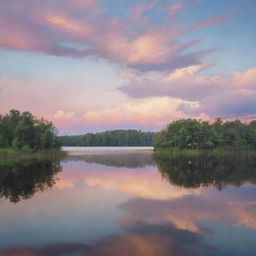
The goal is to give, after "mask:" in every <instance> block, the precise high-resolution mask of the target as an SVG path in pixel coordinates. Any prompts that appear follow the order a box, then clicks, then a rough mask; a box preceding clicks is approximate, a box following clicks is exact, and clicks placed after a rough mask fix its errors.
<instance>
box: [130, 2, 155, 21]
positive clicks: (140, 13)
mask: <svg viewBox="0 0 256 256" xmlns="http://www.w3.org/2000/svg"><path fill="white" fill-rule="evenodd" d="M157 2H158V0H154V1H151V2H149V3H146V4H145V3H144V4H140V5H137V6H136V7H135V8H134V10H133V19H134V20H136V21H140V20H141V19H143V18H145V13H146V12H148V11H149V10H150V9H152V8H153V7H154V6H155V5H156V4H157Z"/></svg>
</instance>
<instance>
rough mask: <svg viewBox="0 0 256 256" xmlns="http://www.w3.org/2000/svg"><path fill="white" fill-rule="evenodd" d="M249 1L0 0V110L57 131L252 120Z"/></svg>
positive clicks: (255, 67)
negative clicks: (29, 116)
mask: <svg viewBox="0 0 256 256" xmlns="http://www.w3.org/2000/svg"><path fill="white" fill-rule="evenodd" d="M255 27H256V1H255V0H183V1H182V0H181V1H179V0H178V1H177V0H175V1H174V0H153V1H152V0H151V1H149V0H141V1H135V0H120V1H116V0H72V1H71V0H44V1H42V0H0V114H5V113H7V112H8V111H9V110H11V109H18V110H20V111H30V112H32V113H33V114H34V115H36V116H37V117H44V118H45V119H47V120H50V121H52V122H53V123H54V125H55V126H56V128H57V129H58V130H59V132H60V134H82V133H85V132H97V131H104V130H109V129H128V128H129V129H130V128H134V129H142V130H145V131H151V130H152V131H157V130H160V129H162V128H164V127H165V125H166V124H167V123H169V122H171V121H173V120H177V119H180V118H197V119H202V120H213V119H214V118H216V117H222V118H223V119H225V120H233V119H236V118H239V119H241V120H243V121H250V120H252V119H256V48H255V45H256V32H255Z"/></svg>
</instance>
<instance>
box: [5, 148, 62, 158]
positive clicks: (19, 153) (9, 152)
mask: <svg viewBox="0 0 256 256" xmlns="http://www.w3.org/2000/svg"><path fill="white" fill-rule="evenodd" d="M65 155H66V153H65V152H64V151H62V150H59V149H48V150H36V151H34V150H17V149H13V148H0V159H6V158H32V157H33V158H34V157H36V158H41V157H48V156H65Z"/></svg>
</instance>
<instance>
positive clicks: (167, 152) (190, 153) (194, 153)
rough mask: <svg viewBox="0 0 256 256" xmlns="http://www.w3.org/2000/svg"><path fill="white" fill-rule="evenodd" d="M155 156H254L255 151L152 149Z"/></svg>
mask: <svg viewBox="0 0 256 256" xmlns="http://www.w3.org/2000/svg"><path fill="white" fill-rule="evenodd" d="M154 152H155V154H165V155H170V156H173V157H178V156H185V157H197V156H202V155H211V156H225V155H237V154H241V155H256V150H252V149H244V148H241V149H238V148H218V149H213V150H202V149H178V148H154Z"/></svg>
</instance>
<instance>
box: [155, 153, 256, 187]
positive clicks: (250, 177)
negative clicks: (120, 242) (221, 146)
mask: <svg viewBox="0 0 256 256" xmlns="http://www.w3.org/2000/svg"><path fill="white" fill-rule="evenodd" d="M155 162H156V165H157V167H158V169H159V171H160V172H161V173H162V175H163V177H164V178H166V179H167V180H169V182H170V183H171V184H175V185H178V186H183V187H185V188H198V187H201V186H206V187H207V186H213V187H216V188H217V189H219V190H220V189H222V188H223V187H224V186H225V185H228V184H230V185H234V186H241V185H242V184H244V183H246V182H248V183H252V184H255V183H256V159H255V157H254V156H252V155H238V154H237V155H235V154H231V155H226V156H213V155H201V156H192V157H191V156H190V157H188V156H180V155H179V156H177V157H174V156H170V155H167V154H157V155H155Z"/></svg>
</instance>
